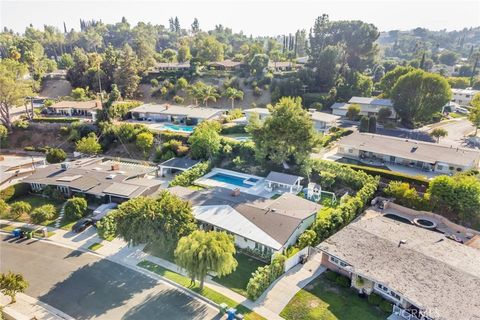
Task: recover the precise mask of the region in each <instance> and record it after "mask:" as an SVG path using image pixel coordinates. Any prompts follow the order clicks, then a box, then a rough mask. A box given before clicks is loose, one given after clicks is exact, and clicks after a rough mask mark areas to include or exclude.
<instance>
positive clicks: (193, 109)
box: [131, 103, 225, 119]
mask: <svg viewBox="0 0 480 320" xmlns="http://www.w3.org/2000/svg"><path fill="white" fill-rule="evenodd" d="M131 112H138V113H151V114H163V115H171V116H185V117H189V118H198V119H210V118H212V117H214V116H216V115H218V114H220V113H223V112H225V110H223V109H215V108H203V107H198V106H193V105H189V106H179V105H172V104H168V103H164V104H144V105H141V106H139V107H136V108H134V109H132V110H131Z"/></svg>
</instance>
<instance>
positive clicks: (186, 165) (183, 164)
mask: <svg viewBox="0 0 480 320" xmlns="http://www.w3.org/2000/svg"><path fill="white" fill-rule="evenodd" d="M199 163H200V161H199V160H193V159H192V158H189V157H182V158H177V157H173V158H171V159H169V160H167V161H164V162H162V163H161V164H160V166H162V167H168V168H173V169H179V170H187V169H190V168H191V167H193V166H195V165H197V164H199Z"/></svg>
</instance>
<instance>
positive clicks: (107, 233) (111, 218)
mask: <svg viewBox="0 0 480 320" xmlns="http://www.w3.org/2000/svg"><path fill="white" fill-rule="evenodd" d="M116 212H117V211H116V210H113V211H112V212H110V214H109V215H108V216H106V217H105V218H103V219H101V220H100V221H98V222H97V224H96V227H97V231H98V236H99V237H100V238H102V239H108V238H111V237H114V236H115V232H116V231H117V223H116V221H115V213H116Z"/></svg>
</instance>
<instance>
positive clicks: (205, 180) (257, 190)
mask: <svg viewBox="0 0 480 320" xmlns="http://www.w3.org/2000/svg"><path fill="white" fill-rule="evenodd" d="M217 173H223V174H227V175H230V176H235V177H240V178H244V179H248V178H255V179H258V182H257V183H255V184H254V185H252V186H251V187H249V188H246V187H240V186H237V185H235V184H230V183H227V182H221V181H217V180H214V179H210V177H212V176H214V175H215V174H217ZM195 184H198V185H200V186H204V187H222V188H226V189H230V190H234V189H239V190H240V192H243V193H248V194H252V195H255V196H259V197H263V198H271V197H272V196H274V195H275V194H276V193H277V192H271V191H267V190H266V189H265V178H264V177H259V176H254V175H251V174H246V173H241V172H236V171H231V170H226V169H220V168H213V169H212V171H210V172H209V173H207V174H206V175H204V176H203V177H201V178H199V179H197V180H195Z"/></svg>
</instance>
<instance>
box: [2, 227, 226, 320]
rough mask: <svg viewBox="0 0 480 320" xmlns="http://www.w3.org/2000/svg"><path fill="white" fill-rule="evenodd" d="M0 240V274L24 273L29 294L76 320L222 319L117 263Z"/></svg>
mask: <svg viewBox="0 0 480 320" xmlns="http://www.w3.org/2000/svg"><path fill="white" fill-rule="evenodd" d="M0 241H1V242H0V271H1V272H6V271H8V270H12V271H15V272H19V273H21V274H23V275H24V276H25V278H26V279H27V280H28V282H29V284H30V286H29V287H28V289H27V291H26V292H25V293H26V294H27V295H29V296H32V297H34V298H37V299H39V300H40V301H42V302H45V303H47V304H49V305H51V306H53V307H55V308H57V309H59V310H61V311H63V312H65V313H67V314H68V315H70V316H72V317H74V318H76V319H79V320H82V319H172V320H173V319H175V320H176V319H185V320H186V319H220V316H219V315H218V310H216V309H214V308H212V307H211V306H209V305H206V304H204V303H202V302H200V301H198V300H196V299H194V298H192V297H190V296H188V295H186V294H185V293H182V292H180V291H179V290H176V289H174V288H172V287H171V286H169V285H167V284H164V283H161V282H159V281H156V280H154V279H151V278H149V277H147V276H145V275H143V274H140V273H138V272H135V271H133V270H131V269H129V268H126V267H123V266H121V265H119V264H116V263H114V262H110V261H108V260H104V259H100V258H97V257H96V256H94V255H91V254H87V253H82V252H80V251H72V250H70V249H66V248H63V247H59V246H56V245H52V244H48V243H45V242H42V241H38V240H26V241H23V242H20V243H19V242H18V241H13V242H12V241H11V240H7V239H6V238H5V236H3V235H2V236H0Z"/></svg>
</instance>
